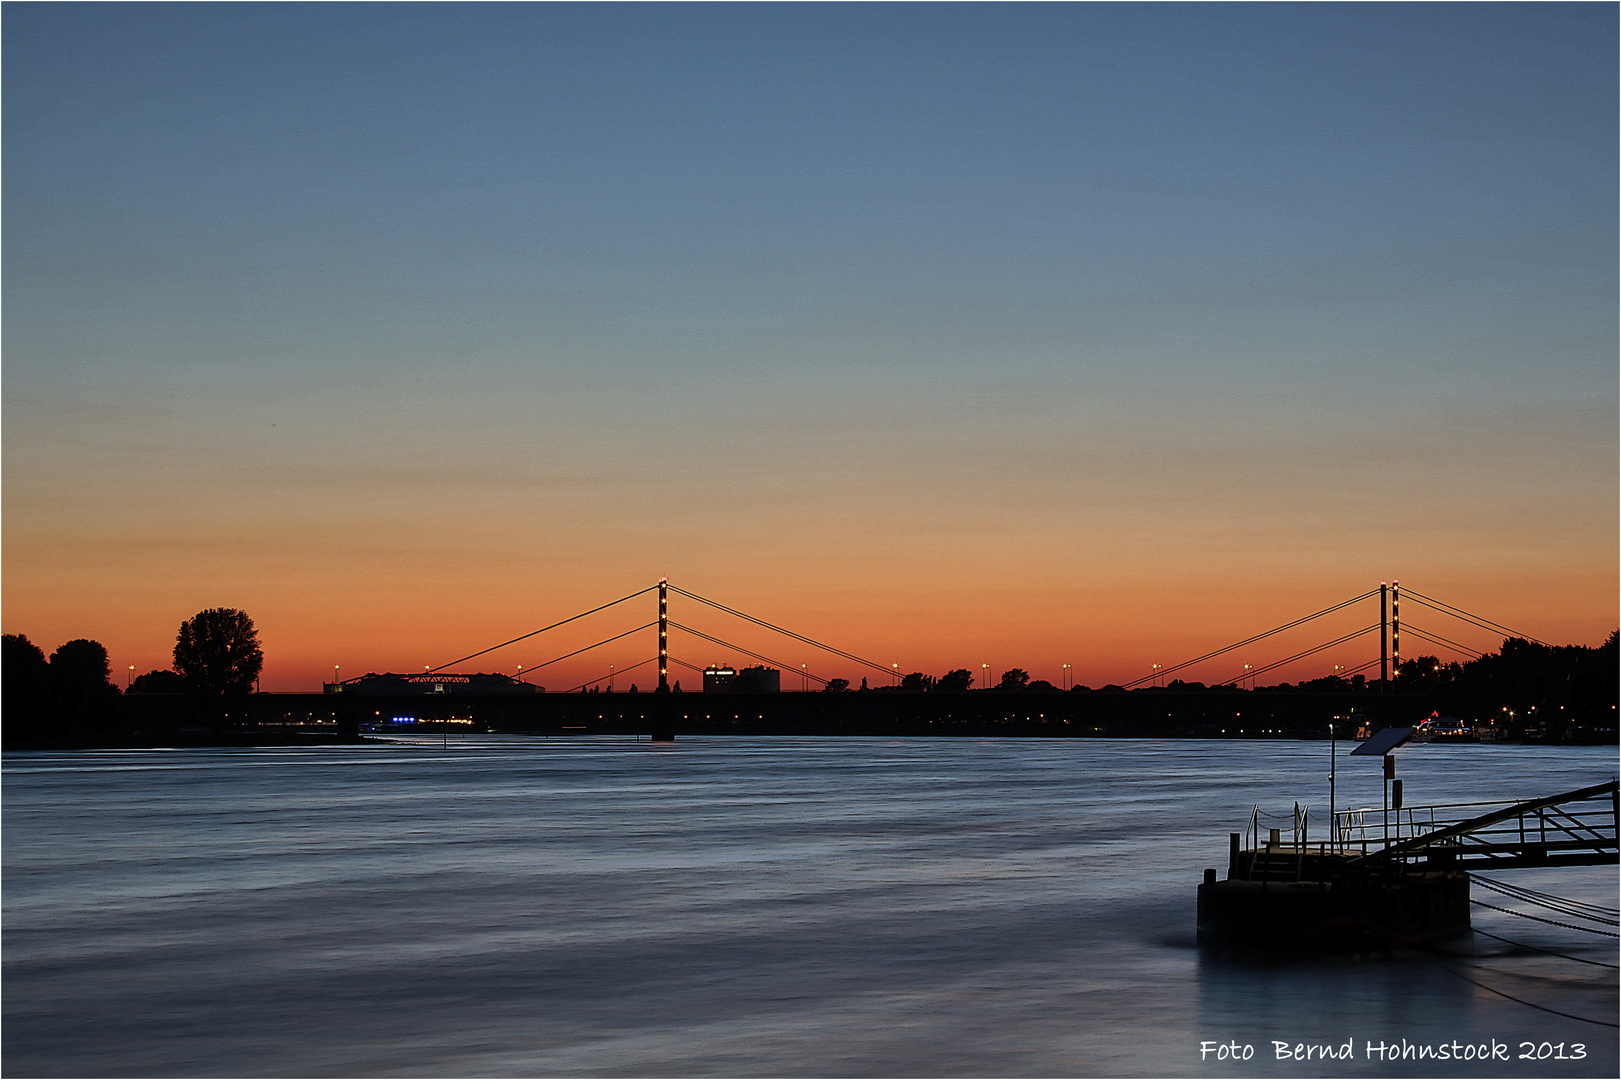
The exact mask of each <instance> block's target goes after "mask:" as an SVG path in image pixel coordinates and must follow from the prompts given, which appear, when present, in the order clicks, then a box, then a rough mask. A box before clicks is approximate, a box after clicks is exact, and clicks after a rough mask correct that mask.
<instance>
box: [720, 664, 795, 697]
mask: <svg viewBox="0 0 1621 1080" xmlns="http://www.w3.org/2000/svg"><path fill="white" fill-rule="evenodd" d="M781 691H782V672H781V671H779V670H777V669H776V668H772V667H766V666H765V665H764V664H759V665H756V666H754V667H746V668H742V669H741V670H735V669H733V668H730V667H721V666H720V665H718V664H711V665H709V666H708V667H706V668H704V693H706V694H776V693H780V692H781Z"/></svg>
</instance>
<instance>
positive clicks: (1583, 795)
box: [1327, 780, 1621, 871]
mask: <svg viewBox="0 0 1621 1080" xmlns="http://www.w3.org/2000/svg"><path fill="white" fill-rule="evenodd" d="M1618 790H1621V785H1618V783H1617V781H1614V780H1612V781H1610V782H1609V783H1607V784H1594V785H1592V786H1591V787H1584V788H1579V789H1577V790H1575V791H1567V792H1564V793H1562V794H1559V795H1549V796H1546V797H1544V798H1539V799H1526V800H1524V801H1521V802H1516V803H1513V804H1511V805H1508V806H1503V805H1502V804H1500V803H1499V804H1493V803H1454V804H1451V805H1441V806H1415V807H1408V808H1403V809H1395V810H1389V809H1369V810H1345V811H1342V812H1340V813H1338V814H1336V815H1335V821H1334V823H1333V827H1332V829H1331V830H1330V831H1331V833H1332V839H1331V840H1329V841H1328V842H1327V847H1328V849H1329V850H1330V851H1332V852H1334V853H1335V854H1339V855H1342V856H1350V858H1349V860H1348V861H1347V862H1346V863H1345V867H1346V869H1348V870H1374V869H1377V868H1381V867H1388V868H1392V869H1397V868H1406V867H1409V866H1412V865H1413V864H1415V863H1421V862H1422V863H1425V864H1427V865H1428V866H1430V867H1432V868H1436V869H1441V868H1445V869H1449V870H1450V869H1457V870H1467V871H1482V870H1484V871H1493V870H1515V869H1520V868H1526V867H1554V866H1599V865H1604V864H1606V863H1616V862H1617V861H1621V860H1618V847H1617V819H1618V817H1621V813H1618V810H1621V805H1618ZM1488 807H1489V808H1490V809H1485V808H1488Z"/></svg>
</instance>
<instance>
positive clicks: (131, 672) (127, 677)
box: [124, 664, 135, 690]
mask: <svg viewBox="0 0 1621 1080" xmlns="http://www.w3.org/2000/svg"><path fill="white" fill-rule="evenodd" d="M133 678H135V665H134V664H131V665H130V666H129V674H128V675H125V676H124V689H125V690H128V689H129V684H130V680H131V679H133Z"/></svg>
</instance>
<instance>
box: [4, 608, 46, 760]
mask: <svg viewBox="0 0 1621 1080" xmlns="http://www.w3.org/2000/svg"><path fill="white" fill-rule="evenodd" d="M4 658H5V662H4V675H3V677H0V689H3V690H4V699H5V707H4V709H3V710H0V716H4V718H5V742H6V747H7V749H11V748H13V747H15V746H17V745H19V740H22V741H26V740H31V739H34V738H37V737H38V736H39V735H40V734H41V733H43V732H44V731H46V730H47V728H48V727H49V726H50V725H49V722H48V718H47V713H48V712H49V711H50V692H51V668H50V665H49V664H47V663H46V662H45V653H44V652H43V651H41V649H40V647H39V646H38V645H35V644H34V643H33V642H32V641H29V640H28V637H27V636H26V635H24V634H7V635H5V645H4Z"/></svg>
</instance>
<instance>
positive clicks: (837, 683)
mask: <svg viewBox="0 0 1621 1080" xmlns="http://www.w3.org/2000/svg"><path fill="white" fill-rule="evenodd" d="M848 689H850V680H849V679H829V680H827V685H826V686H824V687H822V690H823V691H824V692H826V693H829V694H839V693H843V692H844V691H846V690H848Z"/></svg>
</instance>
